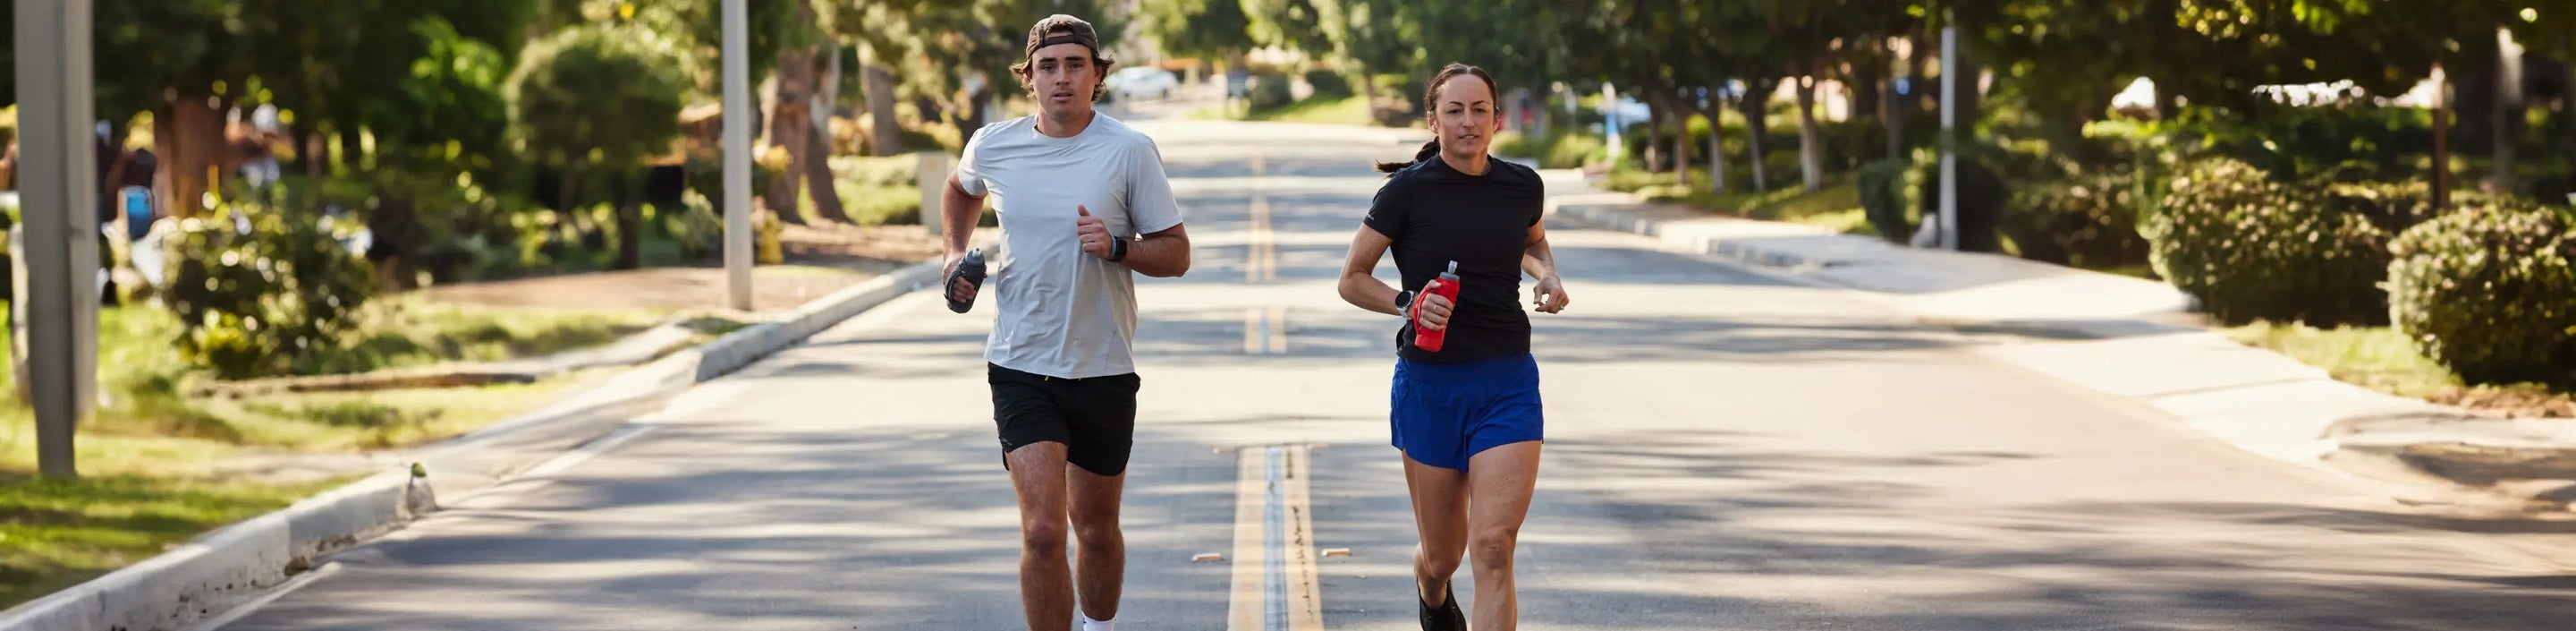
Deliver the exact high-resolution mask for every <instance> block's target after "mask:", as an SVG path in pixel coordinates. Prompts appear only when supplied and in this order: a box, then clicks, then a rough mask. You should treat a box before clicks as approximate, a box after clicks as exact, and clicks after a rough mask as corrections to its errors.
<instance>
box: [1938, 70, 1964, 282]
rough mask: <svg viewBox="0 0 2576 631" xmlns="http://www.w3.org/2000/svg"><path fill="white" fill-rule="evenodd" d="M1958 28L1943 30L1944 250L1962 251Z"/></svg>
mask: <svg viewBox="0 0 2576 631" xmlns="http://www.w3.org/2000/svg"><path fill="white" fill-rule="evenodd" d="M1959 67H1960V64H1959V27H1958V26H1957V25H1943V26H1942V27H1941V249H1944V250H1954V251H1955V250H1958V249H1959V132H1958V129H1957V127H1958V125H1959Z"/></svg>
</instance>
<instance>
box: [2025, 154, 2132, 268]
mask: <svg viewBox="0 0 2576 631" xmlns="http://www.w3.org/2000/svg"><path fill="white" fill-rule="evenodd" d="M2135 185H2136V178H2135V177H2133V176H2131V175H2130V174H2128V173H2125V172H2103V173H2091V174H2085V175H2081V176H2077V177H2074V178H2071V179H2067V180H2060V181H2054V182H2041V183H2037V184H2031V185H2025V186H2023V187H2021V188H2019V189H2017V190H2015V191H2013V194H2012V198H2011V201H2010V202H2009V203H2007V204H2006V208H2005V210H2004V224H2003V225H2004V234H2006V235H2009V236H2011V237H2012V239H2013V243H2014V244H2016V245H2019V246H2020V247H2021V256H2022V258H2026V259H2031V260H2035V261H2041V262H2046V263H2055V264H2059V265H2072V266H2075V267H2082V268H2088V269H2106V268H2111V267H2117V266H2123V265H2136V264H2139V263H2145V262H2147V238H2146V237H2144V236H2140V235H2139V234H2138V200H2137V194H2136V186H2135Z"/></svg>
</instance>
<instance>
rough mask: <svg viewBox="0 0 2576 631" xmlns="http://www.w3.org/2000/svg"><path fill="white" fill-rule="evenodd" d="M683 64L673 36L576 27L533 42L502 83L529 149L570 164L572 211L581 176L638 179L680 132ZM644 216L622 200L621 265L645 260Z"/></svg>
mask: <svg viewBox="0 0 2576 631" xmlns="http://www.w3.org/2000/svg"><path fill="white" fill-rule="evenodd" d="M683 63H684V62H683V61H682V59H681V58H680V55H679V53H678V51H676V50H675V49H674V48H673V47H672V46H671V45H670V43H668V41H667V40H664V39H663V38H662V37H661V36H660V35H658V34H655V33H654V32H653V31H651V30H647V29H643V28H638V27H632V26H581V27H574V28H571V29H566V30H564V31H562V32H558V33H555V34H553V35H549V36H547V37H545V38H544V39H540V40H537V41H536V42H534V43H531V44H529V45H528V49H527V52H526V53H524V54H522V55H521V58H520V64H519V68H518V70H517V71H515V72H513V73H511V74H510V79H509V81H508V83H507V84H506V87H505V88H503V92H504V94H505V95H506V96H507V98H508V99H509V102H510V129H511V131H512V135H513V136H514V137H515V138H516V139H517V140H518V142H519V144H520V145H521V146H522V148H523V149H522V150H523V151H524V152H525V153H528V154H529V155H531V156H534V157H535V158H536V159H537V160H538V161H539V162H542V163H545V164H549V165H553V166H555V167H558V168H561V169H562V170H563V173H564V175H563V201H564V204H565V207H566V208H570V207H571V205H572V191H573V190H575V189H574V183H575V182H576V181H577V179H578V178H579V177H580V176H581V175H583V174H585V173H586V172H588V171H594V170H596V171H605V172H608V173H610V174H613V175H615V176H631V175H632V171H633V170H634V169H635V168H636V167H638V166H640V165H641V164H642V162H643V160H644V158H645V157H647V156H650V155H653V154H655V153H658V152H660V151H663V150H666V149H668V148H669V147H670V144H671V141H672V140H673V139H675V138H677V137H679V134H680V121H679V119H680V106H681V101H680V98H681V94H682V92H684V91H685V90H687V89H688V87H687V86H688V75H687V74H686V73H685V72H683V71H682V64H683ZM640 223H641V222H639V221H638V218H637V217H636V208H635V204H634V203H633V202H632V201H626V200H621V203H620V207H619V208H618V210H617V224H618V237H619V243H618V254H617V259H618V260H617V266H618V267H619V268H620V269H632V268H634V267H636V265H637V264H638V263H639V262H640V261H639V260H638V259H639V256H638V249H639V246H640V243H641V242H640V237H641V234H642V233H641V226H640V225H639V224H640Z"/></svg>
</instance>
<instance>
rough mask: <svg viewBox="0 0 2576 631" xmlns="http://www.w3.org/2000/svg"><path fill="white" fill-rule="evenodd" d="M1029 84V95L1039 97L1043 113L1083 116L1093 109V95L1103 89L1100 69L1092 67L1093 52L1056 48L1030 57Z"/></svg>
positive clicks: (1076, 46)
mask: <svg viewBox="0 0 2576 631" xmlns="http://www.w3.org/2000/svg"><path fill="white" fill-rule="evenodd" d="M1028 81H1029V85H1028V88H1029V94H1031V95H1034V96H1036V97H1037V99H1038V109H1039V110H1040V111H1043V112H1046V113H1048V114H1053V115H1059V116H1061V115H1072V114H1081V113H1083V112H1086V111H1089V110H1090V109H1091V95H1092V92H1094V91H1097V90H1099V88H1100V69H1099V68H1098V67H1097V65H1096V64H1094V63H1092V59H1091V49H1090V48H1086V47H1084V46H1083V45H1081V44H1056V45H1052V46H1048V47H1045V48H1040V49H1038V52H1037V54H1035V55H1032V56H1030V57H1029V79H1028Z"/></svg>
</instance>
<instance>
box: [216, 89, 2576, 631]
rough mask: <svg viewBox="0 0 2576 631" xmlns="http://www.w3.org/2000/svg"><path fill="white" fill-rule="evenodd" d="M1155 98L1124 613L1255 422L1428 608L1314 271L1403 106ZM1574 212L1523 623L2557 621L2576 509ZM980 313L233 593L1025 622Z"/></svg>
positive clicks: (300, 619) (854, 340)
mask: <svg viewBox="0 0 2576 631" xmlns="http://www.w3.org/2000/svg"><path fill="white" fill-rule="evenodd" d="M1147 127H1148V128H1149V129H1150V130H1151V131H1152V133H1154V134H1155V135H1156V136H1157V138H1158V140H1159V141H1160V143H1161V146H1162V148H1163V151H1164V153H1165V158H1166V160H1167V162H1168V163H1169V170H1170V172H1171V174H1172V175H1173V177H1175V178H1176V188H1177V189H1178V190H1179V191H1180V192H1181V194H1182V197H1183V200H1184V202H1183V205H1184V208H1185V211H1186V212H1187V214H1188V222H1189V226H1190V230H1191V233H1192V234H1193V235H1194V237H1195V238H1196V241H1197V244H1198V252H1197V266H1196V267H1195V268H1194V269H1193V270H1192V271H1191V273H1190V274H1189V275H1188V276H1187V277H1185V278H1182V279H1176V280H1149V281H1145V282H1143V283H1142V289H1141V292H1140V293H1141V296H1140V302H1141V303H1142V304H1143V312H1142V315H1141V319H1142V321H1143V325H1142V327H1141V330H1142V335H1141V338H1142V339H1141V340H1140V341H1139V343H1138V347H1137V351H1138V353H1139V356H1140V360H1139V361H1140V364H1141V373H1142V374H1143V375H1144V384H1145V385H1144V391H1143V395H1142V398H1143V401H1142V412H1141V419H1140V422H1139V425H1140V429H1139V432H1138V450H1137V454H1136V457H1135V465H1134V468H1133V469H1131V472H1130V475H1129V478H1130V479H1129V481H1128V492H1127V497H1128V504H1127V508H1126V513H1125V531H1126V536H1127V544H1128V552H1129V561H1128V568H1129V569H1128V576H1129V581H1128V586H1127V589H1126V594H1127V600H1126V602H1125V604H1124V607H1123V613H1122V614H1121V615H1120V628H1121V629H1125V630H1129V631H1143V630H1153V629H1191V630H1199V629H1226V628H1228V613H1229V607H1232V606H1236V605H1234V604H1233V601H1234V600H1235V599H1236V598H1237V593H1238V592H1237V590H1234V589H1232V586H1231V582H1230V581H1231V578H1232V576H1233V571H1234V570H1233V563H1232V562H1231V560H1232V559H1234V558H1236V557H1239V556H1240V550H1239V549H1238V548H1237V546H1236V542H1237V531H1238V528H1237V525H1238V521H1239V517H1241V514H1239V511H1238V510H1237V509H1238V500H1240V499H1241V498H1242V497H1243V495H1242V494H1243V493H1245V492H1246V489H1247V488H1248V487H1245V486H1244V485H1241V484H1239V482H1241V480H1240V479H1239V476H1240V474H1241V471H1243V469H1241V468H1239V466H1238V465H1239V463H1240V461H1239V460H1238V458H1240V457H1243V453H1244V451H1242V450H1240V449H1238V448H1244V447H1258V446H1263V445H1274V444H1285V445H1321V447H1320V448H1315V449H1313V450H1312V451H1311V452H1310V453H1311V461H1310V462H1311V475H1307V476H1303V477H1302V480H1303V482H1304V484H1306V485H1308V486H1307V489H1308V493H1309V495H1310V496H1311V500H1310V501H1309V502H1308V503H1307V504H1305V507H1306V510H1305V512H1303V514H1304V515H1305V516H1307V517H1308V518H1310V520H1311V537H1312V540H1311V541H1312V546H1313V547H1314V548H1315V549H1326V548H1343V549H1347V550H1349V554H1348V555H1347V556H1329V557H1322V558H1320V559H1318V560H1315V561H1314V562H1313V564H1312V565H1311V571H1312V573H1313V576H1314V581H1315V585H1316V588H1315V590H1314V591H1313V592H1312V594H1313V596H1314V598H1315V600H1316V601H1317V603H1316V606H1317V608H1318V609H1319V610H1320V613H1321V626H1323V627H1325V628H1330V629H1337V630H1339V629H1348V630H1396V629H1410V628H1415V627H1414V626H1413V618H1412V616H1413V612H1412V610H1411V608H1410V607H1411V604H1410V602H1411V601H1410V591H1409V590H1410V583H1411V578H1410V572H1409V570H1408V559H1409V558H1410V557H1409V555H1410V550H1411V547H1412V523H1411V518H1410V516H1409V514H1408V512H1407V504H1406V501H1405V498H1404V494H1403V493H1404V487H1403V482H1402V475H1401V471H1400V469H1399V467H1398V460H1397V455H1396V453H1395V452H1394V451H1393V450H1392V449H1391V448H1389V447H1387V446H1386V421H1385V410H1386V396H1387V382H1388V377H1389V375H1390V372H1391V366H1392V361H1393V360H1392V356H1391V349H1390V347H1389V344H1390V337H1391V335H1392V331H1393V328H1394V327H1395V326H1396V324H1397V323H1396V322H1395V321H1394V320H1393V319H1391V318H1386V317H1382V316H1378V315H1375V314H1369V313H1365V312H1361V311H1359V310H1357V309H1354V308H1351V307H1349V306H1347V305H1344V304H1342V303H1341V302H1340V301H1339V299H1338V298H1337V297H1336V296H1335V294H1334V290H1333V286H1332V282H1333V278H1334V275H1335V273H1336V270H1337V267H1338V264H1339V261H1340V259H1341V257H1342V254H1343V252H1344V251H1345V249H1346V246H1347V244H1348V242H1349V239H1350V235H1351V232H1352V230H1354V229H1355V228H1356V226H1357V225H1358V220H1359V217H1360V215H1361V214H1362V212H1363V211H1364V210H1365V207H1366V205H1367V202H1368V198H1369V195H1370V193H1371V192H1372V191H1373V190H1374V189H1375V188H1376V186H1377V185H1378V183H1379V182H1380V181H1381V180H1379V179H1378V178H1377V177H1376V176H1375V174H1373V173H1370V172H1369V171H1368V169H1367V162H1368V161H1369V160H1371V159H1380V158H1392V157H1398V156H1406V155H1410V153H1411V151H1412V148H1413V145H1412V144H1409V142H1408V141H1410V142H1418V141H1419V140H1420V138H1419V137H1418V136H1417V135H1416V134H1411V133H1400V132H1385V131H1371V130H1357V129H1335V128H1319V127H1298V126H1261V125H1242V124H1227V123H1183V122H1170V123H1153V124H1148V125H1147ZM1551 229H1552V230H1553V231H1554V235H1555V237H1554V238H1555V240H1556V244H1557V245H1556V247H1557V252H1558V254H1559V257H1560V259H1561V261H1562V264H1563V269H1564V272H1563V273H1564V276H1565V277H1566V278H1567V279H1568V280H1567V287H1568V289H1569V292H1570V294H1571V295H1572V297H1573V299H1574V302H1573V305H1572V306H1571V307H1570V308H1569V309H1568V310H1567V312H1566V313H1565V314H1563V315H1557V316H1533V317H1534V319H1535V321H1536V322H1537V327H1538V334H1537V336H1538V339H1537V342H1536V346H1537V355H1538V357H1539V361H1540V364H1541V367H1542V371H1543V373H1544V380H1545V385H1544V389H1545V394H1544V396H1545V398H1546V401H1547V408H1548V409H1547V414H1548V434H1549V439H1550V440H1549V443H1548V444H1547V446H1546V448H1545V460H1544V466H1543V468H1542V472H1541V478H1540V482H1539V485H1538V495H1537V499H1536V502H1535V507H1534V509H1533V514H1532V515H1531V516H1530V518H1529V520H1528V523H1527V525H1526V526H1525V528H1524V530H1523V534H1522V539H1521V541H1522V549H1521V553H1520V554H1521V556H1520V558H1519V560H1518V563H1519V567H1520V568H1521V573H1522V575H1521V578H1520V585H1521V587H1522V590H1523V593H1522V596H1521V603H1522V618H1521V619H1522V622H1523V625H1524V628H1530V629H1656V630H1663V629H1672V630H1680V629H1961V630H1967V629H1981V630H1982V629H2213V630H2215V629H2336V630H2343V629H2423V630H2432V629H2445V630H2452V629H2564V628H2567V627H2568V625H2569V624H2570V623H2569V621H2570V620H2576V598H2571V597H2576V589H2571V588H2576V576H2571V573H2570V571H2569V570H2568V567H2569V566H2568V565H2567V564H2566V563H2565V561H2566V560H2568V559H2576V537H2571V536H2569V534H2568V532H2569V531H2570V530H2571V529H2576V528H2571V527H2570V526H2569V525H2566V524H2563V523H2553V522H2547V521H2525V520H2465V519H2452V518H2442V517H2433V516H2426V515H2422V514H2418V513H2416V512H2413V511H2410V510H2409V509H2407V508H2406V507H2403V506H2399V505H2397V504H2395V503H2393V502H2390V501H2388V500H2387V499H2386V494H2384V493H2378V492H2375V491H2374V489H2372V488H2370V487H2369V486H2367V485H2365V484H2362V483H2359V482H2355V481H2351V480H2348V479H2346V478H2342V477H2338V476H2335V475H2333V474H2330V473H2327V472H2324V471H2321V470H2316V469H2310V468H2303V467H2299V466H2295V465H2291V464H2286V463H2281V462H2276V461H2272V460H2266V459H2263V458H2259V457H2256V456H2252V455H2249V454H2246V453H2243V452H2240V451H2237V450H2234V449H2232V448H2230V447H2228V446H2226V445H2224V444H2221V443H2219V442H2217V441H2214V440H2211V439H2208V438H2206V437H2203V436H2200V435H2197V434H2194V433H2193V432H2192V430H2190V429H2189V428H2187V427H2183V426H2181V425H2179V424H2177V423H2174V422H2172V421H2171V420H2170V419H2168V418H2166V417H2164V416H2162V415H2161V414H2160V413H2157V412H2155V411H2153V410H2150V409H2147V408H2144V407H2141V406H2137V405H2133V404H2130V403H2128V402H2125V401H2121V400H2116V399H2112V398H2108V397H2104V396H2099V395H2094V394H2091V393H2089V392H2085V391H2081V390H2078V389H2075V388H2073V387H2071V386H2067V385H2063V384H2061V383H2059V382H2057V381H2055V380H2052V379H2050V378H2049V377H2047V376H2045V375H2041V374H2036V373H2032V372H2028V371H2026V370H2022V369H2019V368H2014V367H2010V366H2006V365H2003V364H2000V363H1997V362H1995V361H1992V360H1988V359H1985V358H1982V357H1980V356H1978V355H1977V354H1975V353H1972V352H1968V351H1966V350H1964V349H1963V348H1962V347H1961V345H1963V344H1969V343H1974V342H1973V341H1971V340H1967V339H1963V338H1961V337H1959V336H1956V335H1953V334H1950V333H1948V332H1945V331H1941V330H1935V329H1930V328H1925V327H1920V326H1917V325H1915V324H1913V323H1911V322H1909V321H1907V320H1905V319H1902V318H1898V317H1896V316H1895V315H1894V314H1891V313H1889V312H1888V311H1886V310H1885V309H1883V308H1881V307H1879V306H1877V305H1876V304H1875V303H1872V302H1869V301H1865V300H1861V299H1857V298H1855V297H1852V296H1850V295H1847V294H1844V293H1841V292H1837V291H1833V290H1828V289H1822V288H1817V287H1811V286H1805V285H1801V284H1797V283H1794V282H1787V281H1784V280H1780V279H1778V278H1776V277H1772V276H1768V275H1763V274H1759V273H1755V272H1752V271H1748V270H1744V269H1739V268H1735V267H1731V266H1728V265H1725V264H1721V263H1718V262H1715V261H1713V260H1709V259H1705V258H1701V257H1695V256H1688V255H1683V254H1677V253H1672V252H1668V251H1665V250H1663V249H1661V248H1660V247H1659V246H1658V245H1657V244H1656V243H1654V242H1651V241H1648V240H1646V239H1643V238H1639V237H1634V236H1629V235H1624V234H1616V233H1608V232H1600V231H1587V230H1584V229H1582V228H1581V227H1580V226H1574V225H1551ZM1391 269H1392V266H1391V265H1388V266H1382V268H1381V274H1382V275H1388V274H1391V273H1392V272H1391ZM990 312H991V310H990V309H989V308H982V309H978V310H977V311H976V313H974V314H971V315H965V316H959V315H952V314H949V313H948V312H947V311H945V310H944V309H942V308H941V307H940V306H939V305H938V304H937V301H936V299H935V296H931V295H928V294H915V295H912V296H908V297H906V298H903V299H899V300H898V301H896V302H894V303H890V304H888V305H886V306H884V307H881V308H880V309H878V310H876V311H874V312H871V313H870V314H868V315H866V316H863V317H861V318H859V319H857V320H854V321H851V322H849V323H845V324H844V325H842V326H840V327H837V328H835V329H833V330H831V331H829V332H828V333H826V334H823V335H821V336H818V337H817V338H815V339H813V340H811V341H810V342H809V343H807V344H805V345H803V346H800V347H797V348H794V349H791V350H789V351H786V352H784V353H781V354H779V355H776V356H774V357H771V358H769V359H767V360H765V361H762V362H760V363H758V364H756V365H754V366H752V367H750V368H748V369H746V370H744V371H742V372H740V373H737V374H735V375H733V376H730V377H726V378H724V379H721V380H718V381H714V382H710V383H707V384H703V385H701V386H699V387H698V388H696V389H695V390H693V391H691V392H690V393H688V394H687V395H685V396H684V397H682V400H681V401H680V402H679V403H677V404H675V408H674V409H673V410H672V411H671V412H670V413H668V414H665V415H662V416H660V417H656V418H653V419H650V421H651V422H650V423H648V424H645V425H642V426H639V427H641V429H637V430H631V431H633V432H635V433H631V434H628V435H622V436H620V437H619V439H618V441H619V442H617V443H616V444H615V445H613V446H611V447H608V448H606V449H602V450H598V453H597V454H596V456H595V457H590V458H587V459H584V460H579V461H578V462H571V463H570V464H569V466H566V467H563V468H562V469H561V470H558V471H552V472H547V473H545V474H543V475H539V476H535V477H534V478H532V479H530V480H526V481H522V482H519V483H515V484H512V485H510V486H507V487H503V488H501V489H498V490H495V491H492V492H489V493H485V494H483V495H480V496H476V497H473V498H470V499H466V500H462V501H457V502H455V505H454V506H452V507H451V510H449V511H447V512H444V513H440V514H438V515H436V516H434V517H432V518H430V519H427V520H425V521H423V522H420V523H417V524H415V525H414V526H412V527H411V528H409V529H408V530H406V531H403V532H402V533H400V534H398V535H396V536H394V537H392V538H389V539H387V540H385V541H382V542H378V543H375V544H371V545H367V546H364V547H361V548H358V549H356V550H354V551H351V552H349V553H345V554H343V555H341V556H340V558H338V559H337V560H336V561H335V563H334V566H333V567H332V568H331V569H328V570H326V571H325V572H324V574H323V575H322V576H320V578H318V579H315V580H312V581H311V582H310V584H307V585H303V586H301V587H300V588H298V589H296V590H294V591H293V592H291V593H288V594H286V595H285V596H283V597H282V598H279V599H277V600H276V601H275V602H273V603H270V604H267V605H266V606H264V607H262V608H260V609H258V610H257V611H256V612H255V613H252V614H250V615H248V616H247V617H244V618H241V619H239V620H238V621H236V622H234V623H232V624H230V625H229V626H226V627H224V628H225V629H229V630H235V631H248V630H288V629H293V630H317V631H318V630H324V629H331V630H388V631H390V630H396V629H403V630H413V629H495V630H500V629H508V630H529V631H534V630H581V629H621V630H626V629H684V630H690V631H703V630H707V629H817V630H820V629H867V630H877V629H885V630H894V629H904V630H919V629H941V630H948V629H978V630H982V629H1016V628H1021V623H1020V620H1019V605H1018V600H1017V591H1016V585H1017V582H1016V580H1015V576H1016V558H1017V553H1018V549H1017V542H1018V534H1017V530H1016V526H1015V525H1016V519H1017V518H1016V512H1015V508H1014V504H1013V500H1012V496H1011V492H1010V487H1009V485H1008V479H1007V477H1006V474H1005V473H1004V472H1003V470H1002V468H1001V460H1000V453H999V448H998V447H997V446H996V443H995V440H994V437H993V426H992V424H991V421H990V420H989V419H990V403H989V398H988V397H987V393H986V390H985V387H984V384H983V378H982V375H983V372H982V364H981V361H980V358H979V353H980V350H981V344H982V340H983V338H984V334H985V332H986V331H987V330H988V329H989V326H990V316H989V314H990ZM1247 329H1250V332H1249V333H1247ZM1256 451H1257V450H1256ZM1255 491H1258V489H1255ZM1256 494H1257V493H1256ZM1256 532H1258V529H1257V528H1256ZM1201 553H1217V554H1227V555H1229V560H1220V561H1201V562H1193V561H1192V557H1193V555H1197V554H1201ZM1471 584H1472V578H1471V577H1469V576H1467V575H1466V573H1464V572H1462V574H1461V576H1460V579H1459V581H1458V586H1459V589H1460V591H1461V592H1467V591H1469V586H1470V585H1471ZM1256 591H1257V590H1256ZM1256 595H1257V594H1256Z"/></svg>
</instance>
